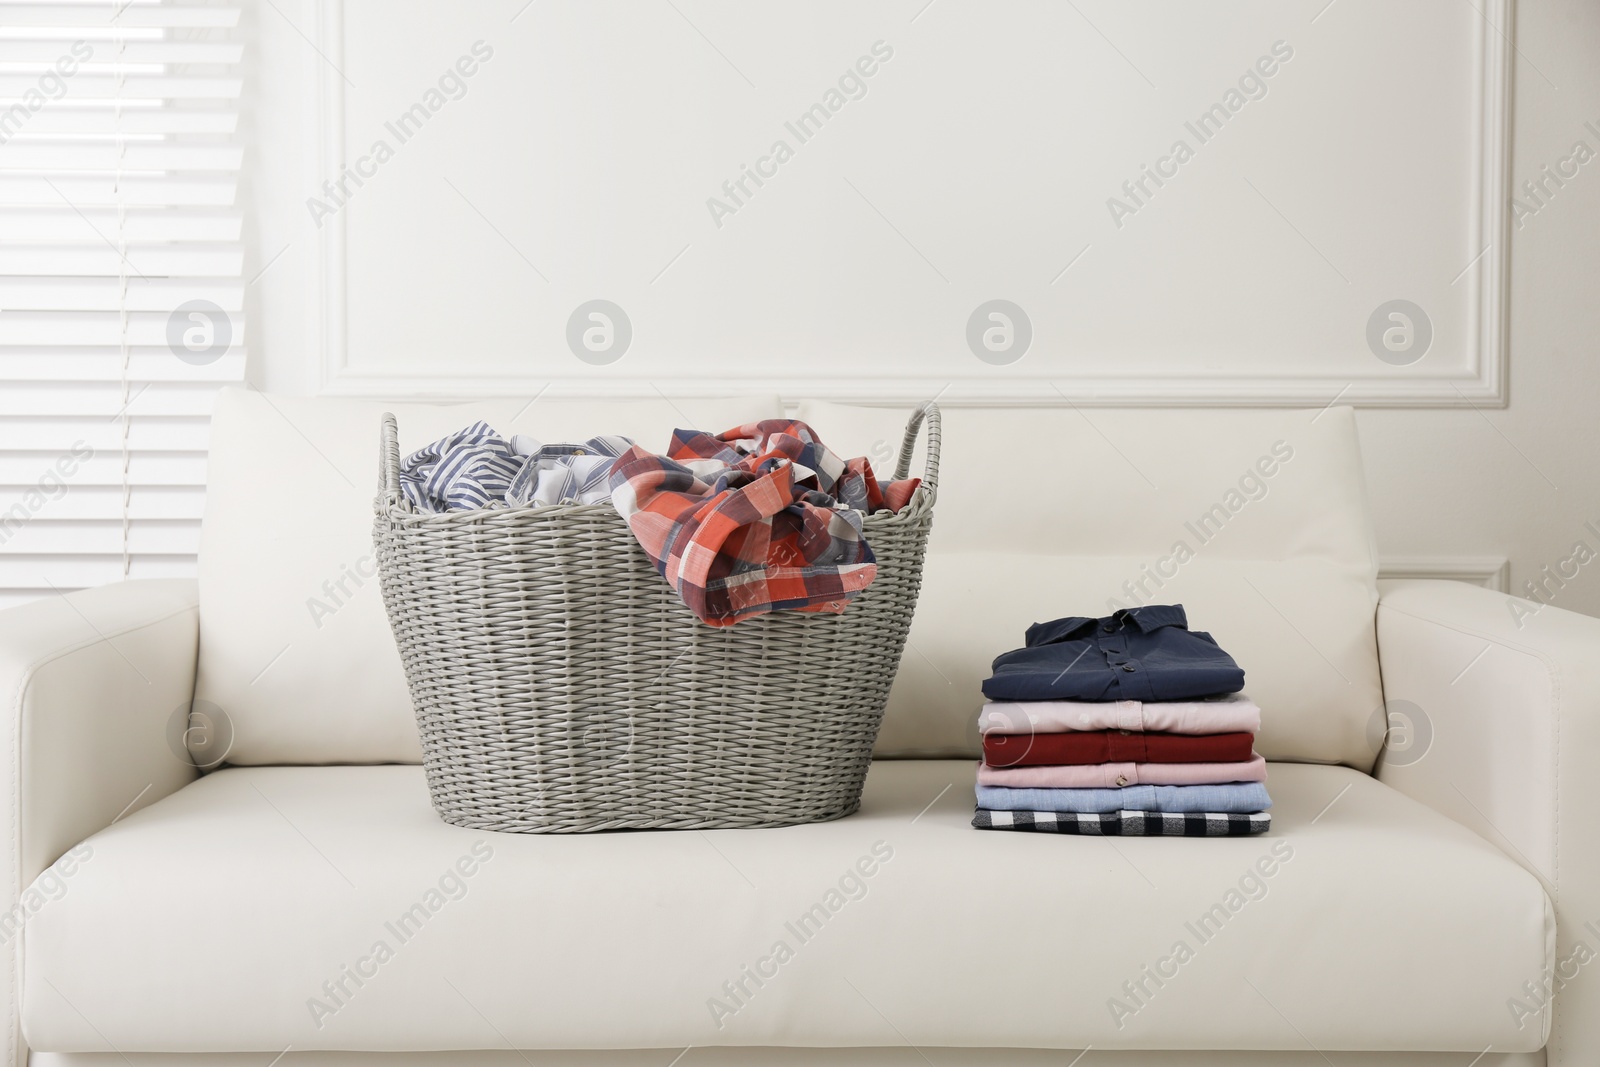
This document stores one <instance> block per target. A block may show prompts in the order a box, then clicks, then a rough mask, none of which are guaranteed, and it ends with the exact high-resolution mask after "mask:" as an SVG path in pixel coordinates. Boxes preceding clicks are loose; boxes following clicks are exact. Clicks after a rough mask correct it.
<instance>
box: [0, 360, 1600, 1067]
mask: <svg viewBox="0 0 1600 1067" xmlns="http://www.w3.org/2000/svg"><path fill="white" fill-rule="evenodd" d="M385 406H386V405H383V404H378V403H367V402H358V401H345V400H328V399H295V398H289V397H271V398H269V397H265V396H262V395H258V394H253V393H248V392H243V391H234V392H230V393H227V394H225V395H224V396H223V398H222V400H221V401H220V403H219V406H218V410H217V414H216V419H215V422H214V429H213V438H212V458H211V474H210V489H209V496H208V502H207V513H206V519H205V528H204V535H203V546H202V558H201V566H200V575H199V580H198V583H196V582H192V581H138V582H128V583H124V584H120V585H112V586H106V587H102V588H99V589H93V590H88V591H86V592H83V593H80V594H74V595H71V596H68V597H62V598H57V599H51V600H46V601H43V602H39V603H36V604H31V605H27V606H24V607H21V608H17V609H13V610H11V611H9V612H6V613H4V614H0V676H3V678H4V680H5V700H6V708H7V711H8V713H9V715H10V716H11V729H10V730H9V731H8V734H7V736H8V738H9V742H10V749H9V752H8V753H7V756H6V758H5V759H4V760H3V761H0V766H3V767H4V773H5V775H6V776H7V777H6V782H7V789H6V793H5V795H6V797H7V802H8V806H9V811H8V815H9V818H7V819H6V821H5V824H6V827H7V832H8V834H9V847H8V848H7V849H6V850H5V853H4V854H5V857H6V859H5V862H6V864H7V867H6V870H7V876H8V879H9V883H10V886H11V890H12V892H13V894H14V895H15V896H16V897H17V898H18V903H17V905H16V906H15V907H14V908H13V909H12V911H11V913H10V914H9V915H8V916H7V917H5V918H4V919H3V920H0V940H3V944H4V948H5V951H6V952H7V953H8V955H9V960H10V963H11V966H10V967H9V968H8V969H7V972H6V973H7V975H8V978H9V981H10V983H11V984H10V986H9V989H8V992H9V996H8V997H6V999H5V1002H6V1009H5V1010H6V1011H7V1012H8V1013H9V1020H10V1022H9V1026H8V1030H7V1032H8V1033H9V1034H10V1035H11V1040H10V1042H9V1044H8V1046H7V1063H8V1064H21V1063H22V1062H24V1061H25V1060H26V1059H27V1057H28V1055H29V1054H28V1052H27V1050H28V1049H29V1048H31V1049H33V1050H34V1051H33V1052H32V1058H33V1062H34V1063H36V1064H46V1065H51V1067H66V1065H72V1067H80V1065H81V1067H89V1065H94V1067H100V1065H111V1064H117V1063H131V1064H139V1065H144V1064H152V1065H154V1064H184V1065H193V1067H202V1065H213V1064H217V1065H220V1064H228V1065H241V1067H242V1065H246V1064H252V1065H262V1067H265V1065H267V1064H269V1063H273V1062H279V1061H277V1060H275V1059H274V1057H276V1056H279V1055H280V1054H283V1060H282V1062H284V1063H291V1064H318V1065H321V1064H328V1065H335V1064H337V1065H343V1067H354V1065H358V1064H360V1065H365V1064H379V1063H384V1064H388V1063H402V1062H403V1063H415V1064H483V1065H490V1064H494V1065H498V1064H508V1065H509V1064H520V1063H537V1064H540V1065H545V1064H557V1065H560V1064H592V1065H596V1067H598V1065H611V1064H629V1065H635V1064H637V1065H640V1067H644V1065H659V1067H668V1065H669V1064H674V1063H682V1064H684V1065H685V1067H695V1065H699V1064H730V1065H731V1064H750V1063H763V1064H764V1063H771V1064H795V1065H799V1064H814V1063H815V1064H860V1065H891V1064H892V1065H900V1064H918V1063H929V1064H938V1065H940V1067H943V1065H946V1064H966V1063H972V1064H1017V1065H1024V1064H1026V1065H1032V1064H1041V1065H1042V1064H1059V1065H1066V1064H1071V1063H1078V1062H1081V1063H1083V1064H1084V1065H1085V1067H1095V1065H1099V1064H1107V1065H1118V1067H1142V1065H1177V1064H1215V1065H1222V1064H1229V1065H1232V1064H1246V1065H1257V1067H1269V1065H1271V1067H1278V1065H1296V1067H1298V1065H1307V1067H1309V1065H1312V1064H1324V1063H1332V1064H1338V1065H1339V1067H1344V1065H1347V1064H1348V1065H1363V1067H1378V1065H1399V1064H1405V1065H1421V1064H1430V1065H1433V1064H1437V1065H1440V1067H1443V1065H1459V1067H1467V1065H1468V1064H1469V1063H1473V1064H1480V1065H1484V1067H1490V1065H1505V1064H1543V1063H1548V1064H1551V1065H1559V1067H1576V1065H1580V1064H1581V1065H1589V1064H1593V1063H1595V1062H1600V977H1597V976H1595V975H1591V974H1588V973H1586V968H1585V964H1587V962H1588V960H1589V958H1590V956H1591V955H1592V953H1591V952H1590V948H1591V946H1595V945H1596V943H1597V941H1596V931H1597V930H1600V926H1594V925H1588V924H1589V923H1591V921H1597V922H1600V850H1597V849H1596V847H1595V831H1594V824H1595V817H1596V816H1597V815H1600V784H1597V781H1596V779H1595V777H1594V776H1593V774H1592V767H1593V764H1594V761H1595V758H1596V756H1597V755H1600V737H1597V736H1596V732H1597V727H1600V723H1597V712H1600V620H1595V619H1591V618H1587V617H1584V616H1579V615H1574V614H1571V613H1567V612H1563V611H1560V610H1557V609H1555V608H1545V609H1543V610H1541V611H1539V612H1538V613H1537V614H1535V615H1532V616H1531V617H1520V618H1519V615H1525V613H1518V612H1513V611H1512V610H1511V606H1512V602H1511V601H1509V600H1508V598H1506V597H1504V596H1502V595H1500V594H1498V593H1493V592H1489V591H1486V590H1482V589H1477V588H1472V587H1469V586H1465V585H1459V584H1453V583H1447V582H1404V583H1398V584H1395V585H1393V586H1391V587H1389V588H1386V589H1383V590H1382V591H1381V595H1380V590H1379V588H1378V587H1377V583H1376V581H1375V571H1376V567H1375V559H1374V550H1373V543H1372V537H1371V532H1370V525H1369V520H1368V515H1367V510H1366V502H1365V497H1364V489H1363V483H1362V475H1361V461H1360V455H1359V452H1358V448H1357V442H1356V437H1355V430H1354V421H1353V418H1352V415H1351V413H1350V412H1349V411H1348V410H1345V409H1342V408H1333V409H1328V410H1324V411H1320V412H1317V411H1270V410H1249V411H1175V410H1147V411H1135V410H1099V411H1093V412H1082V413H1080V412H1077V411H1074V410H1070V409H1051V410H1013V411H1000V412H996V411H987V412H985V411H979V410H964V409H959V408H957V409H953V410H947V411H946V413H945V475H944V480H943V484H942V485H941V487H940V493H939V503H938V512H937V516H938V517H937V520H936V524H935V532H934V537H933V543H932V547H931V549H930V555H929V560H928V566H927V573H926V582H925V585H924V589H923V593H922V599H921V603H920V607H919V609H918V613H917V618H916V622H915V624H914V626H913V629H912V634H911V639H910V647H909V648H908V650H907V652H906V655H905V658H904V661H903V663H902V665H901V668H900V673H899V676H898V678H897V681H896V684H895V688H894V693H893V696H892V699H891V705H890V708H889V711H888V715H887V718H886V722H885V725H884V729H883V732H882V735H881V738H880V742H879V749H878V755H879V756H880V757H881V758H880V759H879V760H878V761H876V762H875V764H874V769H873V771H872V772H871V774H870V776H869V778H868V782H867V787H866V793H865V797H864V800H863V803H862V807H861V811H860V812H859V814H857V815H854V816H851V817H849V818H847V819H843V820H840V821H837V822H833V823H827V824H817V825H809V826H797V827H791V828H786V829H776V830H762V831H716V832H707V833H656V834H599V835H592V836H577V837H540V836H522V835H498V834H491V833H483V832H476V831H471V830H465V829H458V828H456V827H452V826H447V825H445V824H444V823H442V822H440V821H439V820H438V818H437V817H436V816H435V815H434V814H433V812H432V810H431V808H430V807H429V804H428V796H427V791H426V789H425V787H424V783H423V776H422V771H421V768H420V767H419V766H417V762H418V759H419V748H418V743H417V738H416V734H415V730H414V728H413V725H412V719H411V712H410V708H409V705H408V701H407V697H406V692H405V688H404V684H403V680H402V677H401V670H400V665H399V662H398V659H397V656H396V653H395V650H394V647H393V644H392V641H391V639H390V636H389V632H388V628H387V622H386V619H385V616H384V614H383V609H382V605H381V600H380V597H379V594H378V589H377V585H376V582H375V581H374V578H373V573H374V572H373V565H372V555H371V552H372V550H371V545H370V532H369V531H370V518H371V515H370V507H371V499H372V496H373V488H374V485H375V477H376V451H377V434H378V429H377V427H378V416H379V414H380V412H381V411H382V410H384V409H385ZM391 407H393V409H394V410H396V412H397V413H398V415H399V418H400V427H401V432H402V438H403V440H402V445H403V446H404V447H413V446H416V445H419V444H422V443H424V442H425V441H427V440H430V439H432V438H434V437H436V436H438V435H440V434H442V433H444V432H446V431H448V430H450V429H454V428H456V427H457V426H460V425H462V424H464V423H466V422H468V421H470V420H471V419H473V418H477V417H484V418H488V419H489V420H490V421H491V422H493V423H494V424H495V425H497V426H498V427H500V428H502V429H506V430H517V431H521V432H528V433H532V434H534V435H536V436H540V437H543V438H544V439H547V440H551V439H562V438H571V437H573V436H576V435H587V434H588V433H591V432H594V431H596V430H604V431H609V432H626V433H630V434H633V435H635V436H637V437H638V438H639V439H640V440H641V441H644V442H656V441H664V440H665V438H666V434H667V433H668V432H669V431H670V429H671V428H672V427H673V426H675V425H683V424H686V423H694V424H697V425H700V426H704V427H708V428H711V429H721V428H724V427H725V426H727V425H732V424H734V423H736V422H739V421H743V420H745V419H748V418H753V417H762V416H771V415H776V414H778V413H779V412H780V411H781V408H780V405H779V402H778V400H777V399H776V398H773V397H768V398H759V397H754V398H738V399H732V400H726V399H725V400H717V401H693V402H691V401H677V402H668V401H658V402H650V403H637V404H634V403H629V404H614V403H607V404H603V405H595V404H583V403H577V402H564V401H554V400H549V399H545V400H540V401H538V402H537V403H533V404H531V405H530V404H528V403H526V402H525V401H520V400H513V401H504V402H496V403H485V404H473V405H467V406H433V407H427V406H420V405H414V404H403V405H391ZM801 415H802V416H803V417H805V418H807V419H808V420H810V421H811V422H812V423H813V425H815V426H816V427H817V428H818V430H819V431H820V432H821V433H822V434H823V436H824V438H825V439H826V440H828V441H829V442H830V443H831V444H833V445H835V447H836V448H838V450H840V451H842V452H846V453H847V454H858V453H865V454H868V455H870V456H872V457H873V458H874V459H875V460H876V461H878V462H879V465H880V466H882V465H883V461H884V460H885V459H886V457H887V455H888V452H889V448H890V447H891V446H892V443H895V442H898V440H899V430H900V427H901V425H902V424H903V421H904V416H905V412H903V411H890V410H871V409H852V408H844V407H837V406H833V405H826V404H805V405H802V407H801ZM1116 602H1120V603H1122V604H1132V603H1138V602H1158V603H1159V602H1181V603H1183V604H1185V605H1186V606H1187V608H1188V609H1189V613H1190V618H1191V620H1192V622H1193V624H1194V625H1195V626H1196V627H1198V628H1204V629H1207V630H1210V631H1211V632H1213V633H1214V634H1215V635H1216V636H1217V638H1218V639H1219V641H1220V642H1221V644H1222V645H1223V646H1224V647H1226V648H1228V649H1229V650H1231V651H1232V652H1233V653H1234V655H1235V656H1236V658H1237V659H1238V660H1239V661H1240V663H1241V664H1242V665H1243V666H1244V667H1245V669H1246V671H1247V673H1248V678H1249V682H1248V686H1247V690H1248V692H1249V693H1250V694H1251V695H1252V696H1254V697H1255V698H1256V700H1257V702H1258V703H1260V705H1261V706H1262V708H1263V714H1264V725H1263V730H1262V733H1261V736H1260V739H1259V745H1260V748H1261V750H1262V751H1263V752H1264V754H1265V755H1266V756H1267V757H1268V758H1269V759H1270V760H1272V761H1274V762H1273V765H1272V768H1271V778H1270V781H1269V788H1270V790H1271V793H1272V796H1273V798H1274V801H1275V804H1274V807H1273V826H1272V830H1271V832H1270V833H1268V834H1266V835H1264V836H1261V837H1256V838H1241V839H1138V838H1123V839H1116V838H1111V839H1101V838H1072V837H1056V836H1053V835H1032V834H1007V833H980V832H978V831H975V830H972V829H971V828H970V826H969V820H970V818H971V814H972V780H973V759H974V755H975V752H976V740H977V739H976V736H975V732H974V729H973V718H974V712H975V710H976V707H977V705H978V703H979V700H980V697H979V692H978V683H979V681H980V680H981V679H982V677H984V674H985V671H986V667H987V664H988V661H989V660H990V659H991V657H992V656H994V655H995V654H996V653H998V652H1000V651H1002V650H1004V649H1007V648H1010V647H1013V646H1014V645H1015V644H1017V643H1018V641H1019V639H1020V637H1021V634H1022V631H1023V628H1024V627H1025V626H1026V625H1027V624H1029V623H1031V622H1034V621H1036V620H1042V619H1048V618H1053V617H1057V616H1060V615H1066V614H1079V613H1088V614H1100V613H1103V611H1104V610H1108V609H1109V608H1110V607H1114V606H1116ZM827 686H828V674H827V665H826V664H818V665H817V686H816V691H815V692H814V693H808V694H796V698H797V699H819V698H824V699H825V694H826V691H827ZM191 700H193V701H194V702H195V703H194V709H195V716H194V720H193V724H197V725H192V724H191V721H190V717H189V709H190V702H191ZM1385 701H1388V713H1386V712H1385V710H1384V708H1385ZM1388 722H1393V723H1394V724H1395V725H1397V726H1399V727H1403V728H1404V729H1403V732H1394V733H1391V736H1390V740H1389V746H1390V747H1389V749H1388V750H1387V752H1384V753H1380V749H1382V748H1383V739H1384V735H1385V733H1386V730H1385V724H1386V723H1388ZM191 727H192V728H191ZM224 758H225V760H226V762H225V764H223V765H222V766H221V768H220V769H214V770H211V771H210V772H209V773H202V772H201V770H199V769H197V767H196V766H195V761H196V759H198V761H199V762H201V763H204V764H207V765H211V764H215V763H217V761H219V760H222V759H224ZM780 946H781V947H780ZM1552 988H1555V989H1558V990H1559V991H1558V992H1557V993H1556V994H1555V995H1554V996H1553V997H1552V996H1551V994H1550V992H1549V990H1550V989H1552ZM1086 1049H1087V1050H1088V1051H1087V1052H1084V1050H1086ZM506 1050H521V1051H506ZM529 1050H532V1051H529ZM556 1050H559V1051H556ZM1080 1055H1081V1056H1082V1057H1083V1058H1082V1059H1081V1061H1080V1060H1079V1059H1077V1058H1076V1057H1079V1056H1080ZM1474 1057H1478V1058H1477V1059H1474Z"/></svg>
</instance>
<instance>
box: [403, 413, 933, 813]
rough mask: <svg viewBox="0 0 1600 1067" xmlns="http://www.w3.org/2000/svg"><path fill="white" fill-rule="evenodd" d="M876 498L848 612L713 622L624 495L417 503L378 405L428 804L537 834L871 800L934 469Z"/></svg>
mask: <svg viewBox="0 0 1600 1067" xmlns="http://www.w3.org/2000/svg"><path fill="white" fill-rule="evenodd" d="M919 427H926V430H927V441H928V443H927V471H926V473H925V474H924V475H923V481H922V485H921V487H920V488H919V489H918V490H917V492H916V494H915V496H914V497H913V499H912V501H911V503H910V504H909V505H907V506H906V507H905V508H903V509H901V510H900V511H899V512H898V513H895V514H890V513H887V512H884V513H880V514H877V515H870V516H867V517H866V519H865V527H866V536H867V540H868V543H869V544H870V545H871V546H872V551H873V553H874V554H875V555H876V557H877V561H878V574H877V577H876V578H875V579H874V581H873V582H872V584H871V585H870V586H869V587H867V589H865V590H864V591H862V592H861V593H860V594H858V595H857V596H856V598H855V599H854V600H852V601H851V602H850V606H849V607H848V608H847V609H846V611H845V612H844V613H843V614H842V615H826V614H807V613H799V612H793V611H779V612H774V613H772V614H768V615H763V616H760V617H757V618H754V619H750V620H747V621H745V622H741V623H739V624H737V625H735V626H732V627H728V628H718V627H712V626H707V625H705V624H703V623H701V622H700V621H699V620H698V619H696V618H695V617H694V615H693V614H692V613H691V612H690V611H689V609H688V608H687V607H685V606H684V604H683V602H682V601H681V600H679V599H678V595H677V594H676V593H675V592H673V590H672V589H671V588H670V587H668V585H667V583H666V581H665V580H664V579H663V578H662V577H661V575H660V574H659V573H658V572H657V571H656V568H655V565H654V564H653V563H652V562H651V560H650V558H649V557H648V556H646V555H645V553H644V550H643V549H641V548H640V547H639V544H638V542H637V541H636V540H635V539H634V536H633V533H632V531H630V530H629V529H628V526H627V523H626V522H624V521H623V519H622V517H621V516H620V515H618V514H617V512H616V509H615V508H613V507H612V506H611V505H610V504H609V503H605V504H588V505H561V506H555V507H538V508H535V507H511V508H495V509H485V510H478V511H456V512H447V513H444V514H440V515H425V514H421V513H419V512H418V511H417V510H416V509H415V508H414V507H412V506H411V504H410V503H409V502H408V501H407V500H406V498H405V497H404V496H403V495H402V493H401V491H400V484H399V465H400V452H399V446H398V441H397V436H396V425H395V419H394V416H393V415H387V414H386V415H385V416H384V417H383V434H382V438H383V439H382V456H381V463H382V479H381V485H380V488H379V495H378V500H377V507H376V511H377V518H376V522H375V523H374V527H373V540H374V543H375V545H376V549H377V557H378V566H379V570H380V572H381V584H382V589H383V600H384V605H385V607H386V608H387V610H388V613H389V622H390V625H391V626H392V628H393V630H394V635H395V641H396V643H397V644H398V645H399V649H400V658H401V660H402V662H403V663H404V665H405V671H406V680H407V682H408V684H409V686H410V689H411V699H412V703H413V705H414V707H415V710H416V714H417V725H418V727H419V728H420V731H421V736H422V751H423V765H424V768H425V769H426V772H427V779H428V789H429V792H430V793H431V794H432V797H433V806H434V808H435V809H436V810H437V811H438V813H439V815H440V817H441V818H443V819H444V820H445V821H446V822H448V823H454V824H455V825H457V826H470V827H475V828H478V829H484V830H509V831H517V832H522V833H572V832H581V831H590V830H621V829H710V828H713V827H751V826H784V825H789V824H793V823H803V822H819V821H822V820H826V819H836V818H839V817H841V816H844V815H848V814H850V813H851V812H853V811H855V810H856V808H857V807H858V806H859V804H860V801H861V786H862V782H863V780H864V779H865V777H866V773H867V767H868V765H869V763H870V761H871V758H872V746H873V743H874V741H875V740H876V738H877V735H878V726H879V724H880V722H881V720H882V718H883V707H884V702H885V700H886V699H887V697H888V693H889V684H890V682H892V681H893V680H894V675H895V671H896V669H897V668H898V667H899V664H900V654H901V652H902V651H903V650H904V647H905V641H906V631H907V629H908V628H909V627H910V624H911V613H912V611H913V609H914V608H915V607H916V603H917V591H918V589H919V587H920V586H921V583H922V560H923V550H924V548H925V546H926V544H927V540H928V531H929V529H930V527H931V526H932V523H933V504H934V497H935V493H936V489H937V485H938V477H939V409H938V407H937V406H935V405H934V404H932V403H928V404H924V405H923V406H922V407H921V408H920V409H919V410H918V411H917V412H916V413H915V414H913V415H912V417H911V420H910V422H909V424H908V425H907V427H906V434H905V440H904V442H903V444H902V447H901V451H900V456H899V461H898V464H897V467H896V470H895V477H896V478H903V477H905V476H906V475H907V473H908V470H909V467H910V464H911V452H912V446H913V444H914V442H915V440H916V435H917V431H918V429H919Z"/></svg>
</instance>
